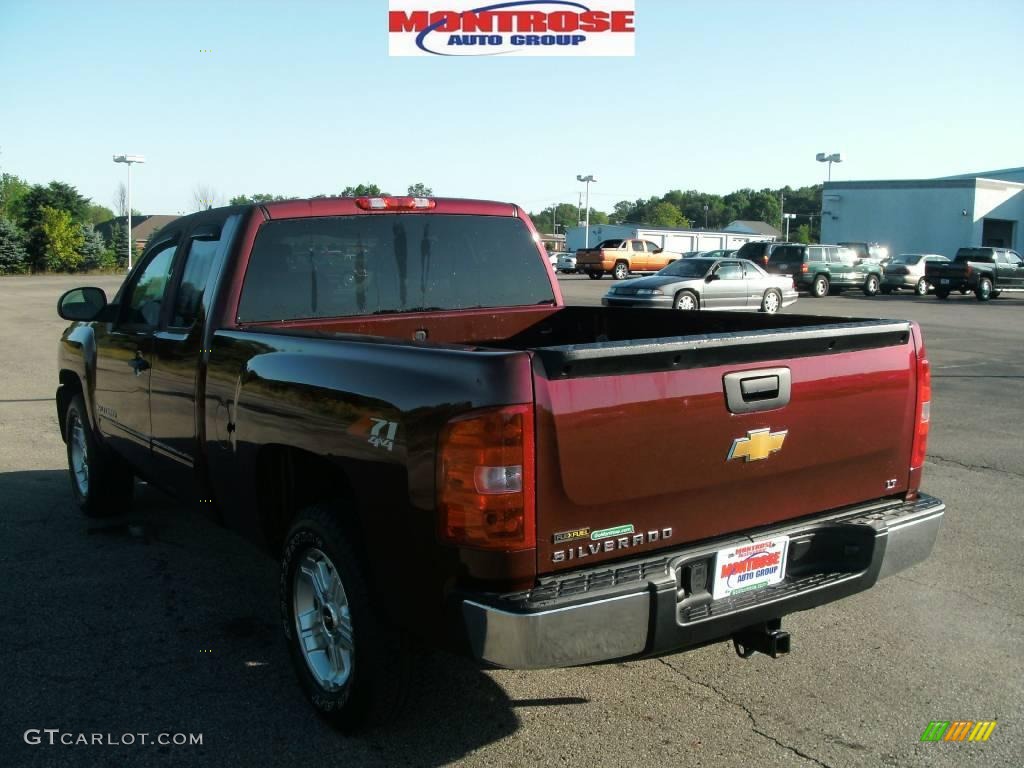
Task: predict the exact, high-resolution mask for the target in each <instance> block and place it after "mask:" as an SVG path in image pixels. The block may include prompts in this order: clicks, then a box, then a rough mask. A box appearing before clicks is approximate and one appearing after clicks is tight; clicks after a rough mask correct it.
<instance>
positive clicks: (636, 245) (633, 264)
mask: <svg viewBox="0 0 1024 768" xmlns="http://www.w3.org/2000/svg"><path fill="white" fill-rule="evenodd" d="M626 258H627V259H629V271H630V272H646V271H647V270H648V269H649V267H648V254H647V249H646V248H645V247H644V241H643V240H630V241H629V253H627V254H626Z"/></svg>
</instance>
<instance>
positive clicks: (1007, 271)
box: [925, 248, 1024, 301]
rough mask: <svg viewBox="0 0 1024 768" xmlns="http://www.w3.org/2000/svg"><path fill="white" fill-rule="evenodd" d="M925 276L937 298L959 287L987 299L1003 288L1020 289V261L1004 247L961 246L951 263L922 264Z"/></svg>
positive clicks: (1023, 279)
mask: <svg viewBox="0 0 1024 768" xmlns="http://www.w3.org/2000/svg"><path fill="white" fill-rule="evenodd" d="M925 277H926V278H927V279H928V282H929V283H931V284H932V285H934V286H935V295H936V296H937V297H938V298H940V299H946V298H949V293H950V291H957V290H959V291H961V292H962V293H966V292H967V291H974V295H975V296H976V297H977V298H978V301H988V300H989V299H994V298H996V297H997V296H998V295H999V294H1000V293H1002V292H1003V291H1019V290H1024V261H1022V259H1021V256H1020V254H1019V253H1017V252H1016V251H1011V250H1009V249H1008V248H961V249H960V250H958V251H957V252H956V256H955V257H954V258H953V261H952V262H951V263H948V264H940V263H930V264H927V265H925Z"/></svg>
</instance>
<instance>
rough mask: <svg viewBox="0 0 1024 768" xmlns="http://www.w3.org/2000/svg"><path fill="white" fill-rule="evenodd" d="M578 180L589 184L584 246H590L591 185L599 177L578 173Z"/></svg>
mask: <svg viewBox="0 0 1024 768" xmlns="http://www.w3.org/2000/svg"><path fill="white" fill-rule="evenodd" d="M576 181H582V182H584V183H585V184H586V185H587V220H586V223H585V224H584V225H583V226H584V227H585V229H584V230H583V247H584V248H589V247H590V185H591V183H592V182H596V181H597V179H595V178H594V177H593V175H588V176H579V175H577V176H576Z"/></svg>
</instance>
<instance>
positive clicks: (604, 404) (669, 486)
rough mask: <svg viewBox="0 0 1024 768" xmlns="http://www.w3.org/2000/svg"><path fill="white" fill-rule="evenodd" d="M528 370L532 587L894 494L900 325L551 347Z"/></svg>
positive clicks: (903, 353) (903, 439) (908, 429)
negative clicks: (542, 579)
mask: <svg viewBox="0 0 1024 768" xmlns="http://www.w3.org/2000/svg"><path fill="white" fill-rule="evenodd" d="M533 365H534V386H535V392H536V403H537V412H536V413H537V417H536V418H537V422H536V424H537V426H536V429H537V539H538V541H537V546H538V570H539V571H540V572H541V573H545V572H552V571H556V570H559V569H563V568H572V567H580V566H581V565H592V564H595V563H598V562H601V561H603V560H613V559H621V558H623V557H630V556H632V557H636V556H638V555H642V554H644V553H646V552H651V551H655V550H657V549H658V548H660V547H665V546H671V545H677V544H681V543H683V542H687V541H695V540H700V539H706V538H709V537H714V536H717V535H721V534H726V533H730V532H736V531H742V530H747V529H751V528H755V527H759V526H765V525H769V524H772V523H778V522H780V521H783V520H787V519H791V518H797V517H801V516H804V515H810V514H814V513H817V512H822V511H824V510H828V509H834V508H837V507H842V506H845V505H848V504H854V503H857V502H862V501H867V500H870V499H875V498H879V497H883V496H889V495H896V494H899V493H901V492H903V491H905V490H906V489H907V486H908V481H909V466H910V454H911V448H912V442H913V432H914V418H915V397H916V390H915V376H916V373H915V372H916V368H915V349H914V340H913V336H912V333H911V328H910V325H909V323H905V322H891V321H868V322H864V323H844V324H839V325H830V326H821V327H817V328H815V327H812V328H807V329H801V330H790V331H778V330H776V331H762V332H753V333H748V334H746V335H743V334H739V335H737V334H721V335H718V336H716V335H706V336H702V337H700V338H697V339H686V338H685V337H684V338H675V339H657V340H651V341H647V342H643V343H640V344H633V343H629V342H611V343H605V344H593V345H574V346H566V347H553V348H545V349H537V350H534V363H533ZM786 379H788V381H789V389H790V391H789V398H788V402H785V403H781V404H780V403H775V404H772V402H771V401H770V400H769V399H766V398H770V397H771V396H773V395H774V394H776V393H777V394H779V395H780V396H781V394H782V393H781V391H779V392H776V391H775V390H772V387H773V386H784V384H785V381H786ZM727 381H734V382H735V383H734V384H733V385H732V386H733V390H734V392H733V394H732V395H731V396H729V395H727V391H726V390H727V386H726V382H727ZM737 386H739V387H740V389H739V390H738V391H737V390H736V387H737ZM747 409H749V410H747ZM744 410H746V411H747V412H743V411H744ZM765 430H767V431H765ZM730 456H731V457H732V458H730ZM581 559H585V560H586V562H585V563H581V562H580V560H581Z"/></svg>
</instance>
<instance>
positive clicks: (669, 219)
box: [647, 202, 690, 228]
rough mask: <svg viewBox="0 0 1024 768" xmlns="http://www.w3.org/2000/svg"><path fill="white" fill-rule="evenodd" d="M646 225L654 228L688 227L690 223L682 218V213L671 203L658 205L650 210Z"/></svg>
mask: <svg viewBox="0 0 1024 768" xmlns="http://www.w3.org/2000/svg"><path fill="white" fill-rule="evenodd" d="M647 223H648V224H651V225H653V226H656V227H677V228H682V227H688V226H690V222H689V221H687V220H686V217H685V216H683V212H682V211H680V210H679V209H678V208H676V207H675V206H674V205H672V203H665V202H662V203H658V204H657V205H655V206H654V207H653V208H652V209H651V213H650V217H649V219H648V220H647Z"/></svg>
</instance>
